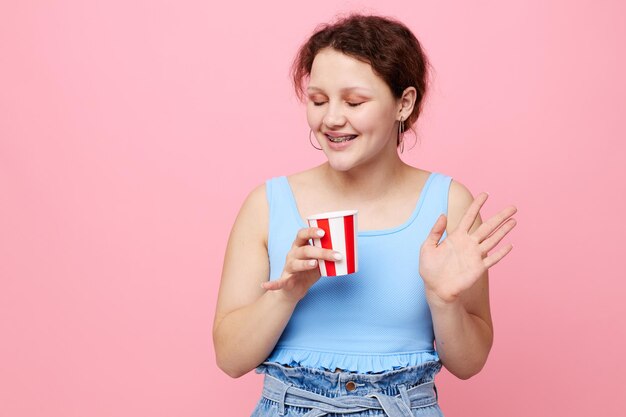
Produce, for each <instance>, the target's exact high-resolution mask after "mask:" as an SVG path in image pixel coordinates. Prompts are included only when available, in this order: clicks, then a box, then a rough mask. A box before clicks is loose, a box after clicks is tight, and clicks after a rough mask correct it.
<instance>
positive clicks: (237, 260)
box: [213, 185, 333, 378]
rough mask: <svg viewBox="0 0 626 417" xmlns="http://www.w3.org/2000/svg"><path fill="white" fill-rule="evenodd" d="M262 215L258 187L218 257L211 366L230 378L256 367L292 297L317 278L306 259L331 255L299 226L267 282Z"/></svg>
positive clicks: (288, 314)
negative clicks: (276, 276) (277, 272)
mask: <svg viewBox="0 0 626 417" xmlns="http://www.w3.org/2000/svg"><path fill="white" fill-rule="evenodd" d="M268 219H269V208H268V204H267V200H266V197H265V186H264V185H263V186H260V187H258V188H256V189H255V190H253V191H252V192H251V193H250V195H249V196H248V198H247V199H246V201H245V202H244V204H243V206H242V208H241V210H240V212H239V215H238V216H237V219H236V220H235V224H234V226H233V229H232V231H231V234H230V238H229V240H228V245H227V248H226V255H225V257H224V267H223V270H222V280H221V284H220V290H219V295H218V301H217V307H216V312H215V321H214V323H213V344H214V346H215V356H216V362H217V365H218V366H219V368H220V369H222V370H223V371H224V372H225V373H226V374H228V375H230V376H231V377H233V378H238V377H240V376H242V375H245V374H246V373H248V372H249V371H251V370H252V369H254V368H256V367H257V366H258V365H259V364H261V363H262V362H263V361H264V360H265V359H267V357H268V356H269V354H270V353H271V352H272V350H273V349H274V347H275V346H276V343H277V342H278V340H279V338H280V336H281V334H282V333H283V331H284V330H285V327H286V326H287V323H288V322H289V319H290V318H291V315H292V314H293V311H294V309H295V307H296V305H297V303H298V301H299V300H300V299H301V298H302V297H304V295H305V294H306V292H307V291H308V289H309V288H310V286H311V285H312V284H313V283H314V282H315V281H317V280H318V279H319V277H320V275H319V271H318V270H317V263H316V262H314V263H312V264H311V263H309V261H310V260H311V259H328V260H332V259H333V258H332V251H329V250H325V249H321V248H316V247H313V246H310V245H308V240H309V238H311V237H313V233H315V232H316V231H317V230H318V229H315V228H306V229H301V230H300V231H299V232H298V235H297V236H296V239H295V241H294V244H293V246H292V249H291V251H290V252H289V255H288V256H287V259H286V261H285V270H284V271H283V273H282V276H281V279H280V280H277V281H272V283H271V284H268V283H267V281H268V279H269V260H268V250H267V235H268V234H267V231H268V224H269V220H268ZM263 283H265V284H264V285H265V286H266V287H265V288H266V289H271V290H272V291H267V292H266V291H265V290H264V289H263V288H261V284H263Z"/></svg>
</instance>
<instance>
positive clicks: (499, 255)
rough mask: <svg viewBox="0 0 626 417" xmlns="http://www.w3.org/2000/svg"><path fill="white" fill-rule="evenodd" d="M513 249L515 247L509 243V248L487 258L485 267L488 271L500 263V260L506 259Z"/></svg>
mask: <svg viewBox="0 0 626 417" xmlns="http://www.w3.org/2000/svg"><path fill="white" fill-rule="evenodd" d="M512 249H513V245H512V244H510V243H509V244H508V245H507V246H505V247H503V248H501V249H499V250H498V251H497V252H495V253H493V254H491V255H489V256H487V257H486V258H485V259H483V262H484V263H485V267H486V268H487V269H489V268H491V267H492V266H494V265H495V264H497V263H498V262H500V259H502V258H504V257H505V256H506V255H507V254H508V253H509V252H511V250H512Z"/></svg>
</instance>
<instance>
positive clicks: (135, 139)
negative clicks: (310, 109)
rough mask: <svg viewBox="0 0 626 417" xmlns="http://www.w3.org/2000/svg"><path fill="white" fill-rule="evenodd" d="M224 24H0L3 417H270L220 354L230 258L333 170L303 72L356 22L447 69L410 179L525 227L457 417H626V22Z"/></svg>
mask: <svg viewBox="0 0 626 417" xmlns="http://www.w3.org/2000/svg"><path fill="white" fill-rule="evenodd" d="M210 3H212V2H209V1H199V0H198V1H176V2H175V1H164V0H161V1H154V0H151V1H119V0H116V1H107V2H104V1H91V2H85V1H54V2H53V1H43V0H41V1H4V2H2V3H0V338H1V341H0V416H2V417H9V416H10V417H18V416H46V417H57V416H58V417H61V416H63V417H70V416H81V417H83V416H90V417H104V416H116V417H120V416H124V417H125V416H128V417H130V416H151V417H159V416H163V417H166V416H167V417H169V416H185V417H193V416H218V415H219V416H222V415H223V416H246V415H249V413H250V411H251V410H252V408H253V407H254V405H255V404H256V402H257V401H258V398H259V395H260V390H261V386H262V377H261V376H260V375H257V374H255V373H250V374H248V375H246V376H244V377H242V378H240V379H231V378H230V377H228V376H226V375H225V374H224V373H222V372H221V371H220V370H219V369H218V368H217V367H216V365H215V359H214V354H213V348H212V341H211V327H212V322H213V314H214V308H215V301H216V296H217V289H218V286H219V280H220V273H221V267H222V259H223V255H224V249H225V246H226V242H227V238H228V233H229V231H230V228H231V226H232V223H233V221H234V219H235V216H236V215H237V211H238V209H239V207H240V205H241V203H242V202H243V199H244V198H245V196H246V195H247V193H248V192H249V191H250V190H251V189H252V188H253V187H255V186H256V185H258V184H260V183H262V182H263V181H264V180H265V179H267V178H269V177H271V176H278V175H285V174H290V173H293V172H295V171H298V170H301V169H304V168H306V167H310V166H312V165H314V164H318V163H320V162H322V161H323V155H321V154H320V153H318V151H316V150H314V149H313V148H312V147H311V146H310V145H309V143H308V126H307V123H306V117H305V112H304V107H303V106H302V105H300V104H299V103H298V102H297V101H296V98H295V95H294V93H293V91H292V89H291V84H290V81H289V78H288V69H289V65H290V63H291V60H292V58H293V56H294V54H295V52H296V50H297V47H298V46H299V45H300V44H301V42H303V41H304V40H305V38H306V37H307V35H309V34H310V33H311V31H312V30H313V28H314V27H315V25H316V24H318V23H320V22H324V21H327V20H328V19H330V18H331V17H332V16H334V15H335V14H336V13H338V12H346V11H349V10H361V11H365V12H375V13H381V14H386V15H390V16H395V17H397V18H400V19H401V20H402V21H404V22H405V23H406V24H407V25H409V27H410V28H411V29H412V30H413V31H414V32H415V33H416V35H417V36H418V38H419V39H420V40H421V41H422V42H423V44H424V46H425V48H426V51H427V52H428V54H429V56H430V59H431V61H432V64H433V66H434V67H435V69H436V74H435V77H434V84H433V87H432V89H431V94H430V96H429V98H428V103H427V106H426V110H425V113H424V116H423V118H422V119H421V122H420V124H419V126H418V128H419V136H420V141H421V144H418V145H417V146H416V147H415V148H413V149H412V150H411V151H410V152H408V153H407V152H405V155H404V158H405V159H406V160H407V161H408V162H410V163H412V164H414V165H417V166H420V167H422V168H424V169H427V170H431V171H438V172H443V173H446V174H448V175H451V176H453V177H454V178H455V179H457V180H458V181H460V182H461V183H463V184H465V185H466V186H467V187H468V188H469V189H470V190H471V191H472V192H473V193H474V194H475V195H476V194H477V193H478V192H480V191H488V192H489V193H490V194H491V197H490V199H489V201H488V202H487V204H486V206H485V207H484V208H483V210H482V215H483V218H487V217H489V216H491V215H493V214H495V212H497V211H498V210H499V209H501V208H503V207H504V206H505V205H508V204H515V205H516V206H517V207H518V209H519V213H518V214H517V215H516V218H517V219H518V221H519V224H518V226H517V228H516V229H515V230H514V231H513V233H512V234H511V236H509V237H507V238H506V239H505V242H512V243H514V245H515V248H514V249H513V252H512V253H511V254H510V255H509V256H508V257H507V258H505V260H504V261H503V262H501V263H500V264H498V265H496V266H494V267H493V269H492V270H491V298H492V314H493V318H494V325H495V343H494V346H493V349H492V352H491V356H490V358H489V361H488V363H487V365H486V366H485V368H484V369H483V371H482V372H481V373H480V374H479V375H477V376H475V377H473V378H471V379H469V380H467V381H461V380H458V379H456V378H455V377H453V376H452V375H451V374H449V373H447V371H445V370H443V371H442V373H440V374H439V376H438V377H437V385H438V388H439V393H440V402H441V407H442V409H443V411H444V413H445V415H446V416H447V417H452V416H468V415H472V416H479V415H480V416H503V415H506V416H509V417H516V416H531V415H532V416H555V415H567V416H588V415H618V414H620V413H622V412H623V408H624V406H626V402H625V401H624V399H623V398H624V396H623V393H624V389H625V388H626V377H625V376H624V375H625V372H626V365H625V362H624V361H623V355H624V352H625V351H626V340H625V339H626V335H625V332H624V325H623V316H624V315H625V313H626V303H625V302H624V295H625V294H624V293H625V284H624V273H623V272H621V273H620V272H619V271H623V266H622V263H621V261H622V260H623V259H621V256H624V255H623V250H624V243H623V240H624V239H623V236H624V234H625V232H626V230H625V226H624V222H623V218H622V214H623V213H624V211H626V203H625V195H626V193H625V191H626V190H625V187H624V179H625V178H626V175H625V174H626V172H625V168H624V163H625V162H626V161H625V159H626V158H625V155H626V146H625V145H624V141H625V139H626V128H625V127H624V124H623V116H624V111H625V109H626V106H625V103H624V96H625V95H626V83H625V81H624V74H626V58H625V57H624V42H625V40H626V26H625V25H624V24H623V16H624V14H625V13H626V7H625V6H624V5H623V4H624V3H623V2H620V1H617V0H616V1H608V0H606V1H594V2H592V1H588V0H587V1H577V2H569V1H551V2H546V1H527V0H524V1H522V0H519V1H507V2H501V1H496V0H493V1H473V2H467V1H445V2H416V1H406V2H395V3H394V2H389V1H343V2H337V1H329V0H320V1H316V2H313V3H312V2H306V3H301V2H291V1H284V2H277V1H273V2H272V1H270V2H267V1H265V2H249V3H246V4H244V3H241V2H220V3H222V5H220V6H219V8H218V7H217V6H213V5H210ZM620 119H621V120H620Z"/></svg>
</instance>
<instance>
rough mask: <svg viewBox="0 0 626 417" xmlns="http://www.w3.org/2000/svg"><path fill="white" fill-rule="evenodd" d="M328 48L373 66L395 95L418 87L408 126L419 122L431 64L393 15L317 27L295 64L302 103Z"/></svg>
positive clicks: (360, 17)
mask: <svg viewBox="0 0 626 417" xmlns="http://www.w3.org/2000/svg"><path fill="white" fill-rule="evenodd" d="M327 47H330V48H333V49H335V50H337V51H339V52H342V53H344V54H346V55H348V56H350V57H352V58H355V59H358V60H359V61H362V62H366V63H368V64H369V65H371V67H372V70H373V71H374V73H375V74H377V75H378V76H379V77H381V78H382V79H383V80H384V81H385V83H386V84H387V85H388V86H389V88H390V89H391V92H392V94H393V96H394V97H395V98H400V97H402V92H403V91H404V90H405V89H406V88H407V87H411V86H413V87H415V89H416V90H417V97H416V100H415V106H414V108H413V112H412V113H411V114H410V116H409V117H408V118H407V120H406V121H405V125H406V126H407V127H408V128H411V127H412V126H413V125H414V124H415V122H416V121H417V119H418V117H419V115H420V113H421V111H422V106H423V102H424V97H425V95H426V87H427V82H428V67H429V63H428V58H427V57H426V54H425V53H424V51H423V49H422V46H421V45H420V43H419V41H418V40H417V38H416V37H415V35H414V34H413V32H411V30H410V29H409V28H407V27H406V25H404V24H403V23H401V22H399V21H397V20H395V19H393V18H389V17H382V16H375V15H362V14H358V13H351V14H349V15H347V16H345V17H341V18H339V19H338V20H336V21H335V22H333V23H324V24H321V25H319V26H317V27H316V28H315V30H314V33H313V35H311V37H310V38H309V39H308V40H307V41H306V42H305V43H304V44H303V45H302V46H301V47H300V49H299V51H298V53H297V55H296V58H295V59H294V61H293V64H292V67H291V75H292V78H293V84H294V88H295V91H296V96H297V97H298V99H299V100H300V101H301V102H304V97H305V86H304V80H305V78H308V77H309V76H310V75H311V67H312V65H313V60H314V59H315V56H316V55H317V53H318V52H319V51H320V50H321V49H324V48H327Z"/></svg>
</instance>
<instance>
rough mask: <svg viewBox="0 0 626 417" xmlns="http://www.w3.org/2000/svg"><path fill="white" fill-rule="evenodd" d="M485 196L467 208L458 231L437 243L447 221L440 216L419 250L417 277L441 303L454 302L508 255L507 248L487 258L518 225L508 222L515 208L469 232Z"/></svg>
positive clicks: (508, 249)
mask: <svg viewBox="0 0 626 417" xmlns="http://www.w3.org/2000/svg"><path fill="white" fill-rule="evenodd" d="M487 197H488V194H487V193H480V194H479V195H478V196H477V197H476V198H475V199H474V201H473V202H472V204H471V205H470V206H469V207H468V208H467V211H466V212H465V214H464V215H463V217H462V219H461V222H460V223H459V225H458V227H457V228H456V229H455V230H453V231H452V232H451V233H449V234H448V236H447V237H446V239H444V241H443V242H441V244H439V240H440V239H441V237H442V236H443V233H444V231H445V230H446V225H447V218H446V216H445V215H443V214H442V215H441V216H439V218H438V219H437V221H436V222H435V224H434V225H433V227H432V229H431V232H430V234H429V235H428V237H427V238H426V240H425V241H424V244H423V245H422V248H421V250H420V275H421V276H422V279H423V280H424V285H425V287H426V290H427V292H428V293H429V294H431V295H434V296H436V297H438V298H439V299H440V300H441V301H443V302H446V303H447V302H454V301H455V300H456V299H457V298H458V297H459V296H460V295H461V293H463V291H465V290H467V289H468V288H470V287H471V286H472V285H474V283H475V282H476V281H477V280H478V279H479V278H480V277H481V276H482V275H483V274H484V273H485V272H486V271H487V270H488V269H489V268H490V267H491V266H493V265H495V264H496V263H498V262H499V261H500V260H501V259H502V258H503V257H504V256H505V255H506V254H508V253H509V252H510V251H511V249H513V245H511V244H509V245H507V246H505V247H503V248H501V249H499V250H497V251H496V252H494V253H493V254H490V255H489V251H490V250H492V249H493V248H494V247H495V246H496V245H497V244H498V243H499V242H500V241H501V240H502V238H504V236H506V234H507V233H509V232H510V231H511V230H512V229H513V227H515V224H516V223H517V222H516V220H515V219H514V218H510V217H511V216H512V215H513V214H515V213H516V212H517V208H515V207H514V206H510V207H507V208H505V209H504V210H502V211H500V212H499V213H498V214H496V215H495V216H493V217H491V218H490V219H488V220H487V221H485V222H484V223H483V224H481V225H480V226H479V227H478V228H477V229H476V230H474V231H473V232H471V233H470V229H471V227H472V225H473V224H474V221H475V220H476V217H477V216H478V213H479V211H480V208H481V207H482V206H483V204H484V203H485V201H487Z"/></svg>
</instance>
